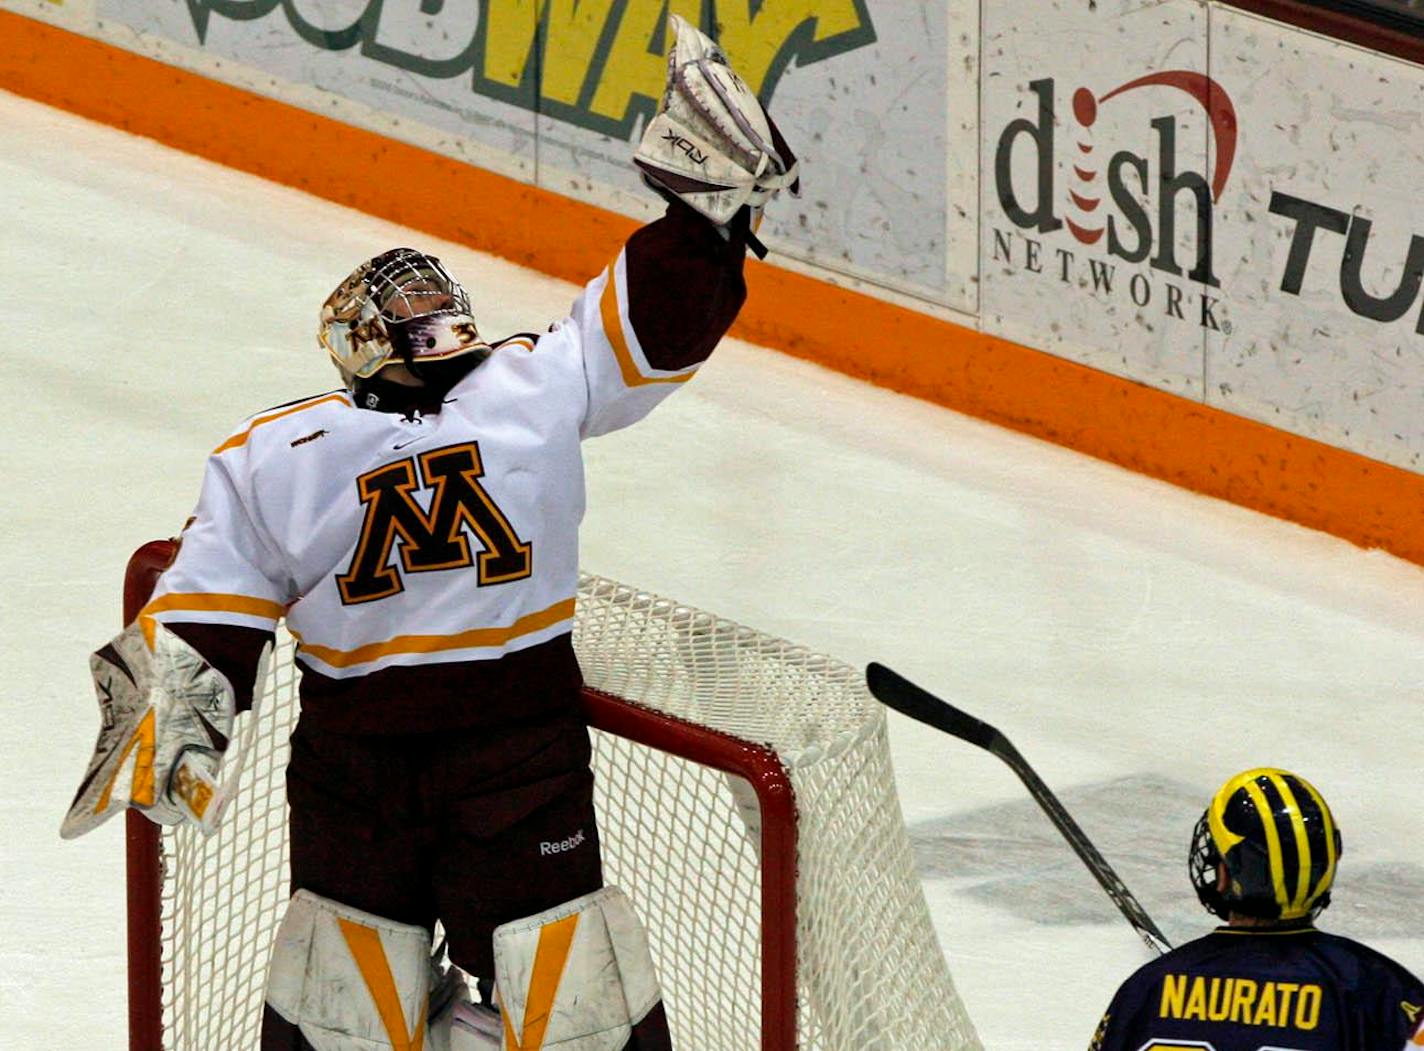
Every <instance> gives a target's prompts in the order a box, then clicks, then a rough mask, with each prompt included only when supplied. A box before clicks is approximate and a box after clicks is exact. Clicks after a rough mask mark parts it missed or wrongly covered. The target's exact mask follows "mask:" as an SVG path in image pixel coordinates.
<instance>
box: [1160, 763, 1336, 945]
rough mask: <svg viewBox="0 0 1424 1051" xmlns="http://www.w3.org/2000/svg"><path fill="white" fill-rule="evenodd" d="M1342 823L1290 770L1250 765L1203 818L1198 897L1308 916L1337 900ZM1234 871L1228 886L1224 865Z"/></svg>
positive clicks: (1244, 911)
mask: <svg viewBox="0 0 1424 1051" xmlns="http://www.w3.org/2000/svg"><path fill="white" fill-rule="evenodd" d="M1339 859H1340V830H1339V829H1338V828H1337V827H1336V825H1335V819H1334V817H1333V816H1332V815H1331V813H1330V808H1329V807H1328V806H1326V805H1325V799H1324V798H1323V797H1322V796H1321V794H1320V793H1319V792H1317V791H1316V790H1315V787H1314V786H1313V785H1311V783H1310V782H1309V781H1307V780H1306V779H1305V778H1303V777H1300V776H1298V775H1296V774H1292V773H1290V772H1289V771H1287V770H1278V769H1274V768H1271V767H1261V768H1259V769H1256V770H1246V771H1244V772H1242V773H1239V774H1237V775H1236V776H1235V777H1233V778H1231V779H1230V780H1229V781H1227V782H1226V784H1224V785H1222V786H1221V788H1220V789H1219V790H1218V791H1217V793H1216V795H1215V796H1213V797H1212V800H1211V804H1210V805H1209V806H1208V807H1207V809H1206V812H1205V813H1204V814H1202V816H1201V820H1200V821H1198V822H1197V827H1196V831H1195V833H1194V834H1193V835H1192V849H1191V855H1190V858H1189V859H1188V867H1189V869H1190V871H1191V876H1192V883H1193V885H1194V886H1195V887H1196V892H1197V897H1198V898H1200V899H1201V903H1202V904H1203V905H1205V906H1206V907H1207V909H1208V910H1209V911H1211V912H1213V913H1215V914H1216V915H1218V916H1220V917H1221V918H1222V919H1229V918H1230V917H1231V914H1232V913H1237V914H1239V915H1242V916H1253V917H1257V918H1261V919H1277V920H1282V921H1291V920H1308V919H1312V918H1314V917H1315V916H1316V915H1317V914H1318V913H1319V912H1320V910H1321V909H1323V908H1325V906H1326V905H1328V904H1330V885H1331V883H1333V882H1334V880H1335V865H1336V863H1337V862H1338V861H1339ZM1218 865H1222V866H1224V867H1225V870H1226V879H1225V884H1226V885H1225V888H1224V889H1223V888H1222V886H1221V882H1222V881H1221V880H1220V878H1219V876H1218V872H1217V866H1218Z"/></svg>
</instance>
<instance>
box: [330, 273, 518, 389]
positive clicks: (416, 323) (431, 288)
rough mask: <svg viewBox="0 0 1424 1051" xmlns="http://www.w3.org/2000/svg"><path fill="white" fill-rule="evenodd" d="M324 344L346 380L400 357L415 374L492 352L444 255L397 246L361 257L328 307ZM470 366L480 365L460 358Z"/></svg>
mask: <svg viewBox="0 0 1424 1051" xmlns="http://www.w3.org/2000/svg"><path fill="white" fill-rule="evenodd" d="M319 338H320V340H321V345H322V346H323V347H325V348H326V350H327V353H329V354H330V355H331V359H332V361H334V362H335V363H336V367H337V369H339V370H340V372H341V375H342V377H343V378H344V379H345V380H346V383H347V386H350V387H353V388H354V387H355V385H356V383H357V382H358V381H359V380H364V379H369V378H370V377H372V376H374V375H375V374H376V373H377V372H379V371H380V370H381V369H383V368H385V366H387V365H389V364H393V363H400V364H404V365H405V366H407V367H408V368H409V369H410V370H411V372H412V373H413V374H414V375H415V376H416V378H418V379H420V378H423V376H422V370H424V371H425V372H426V373H433V372H437V371H439V367H438V366H436V364H435V363H437V362H444V361H452V360H453V359H457V358H464V357H465V356H466V355H477V357H476V358H475V360H474V364H479V362H480V361H483V360H484V358H485V357H486V356H488V355H489V353H490V347H489V344H488V343H486V342H485V341H484V340H482V339H481V338H480V333H479V329H478V328H476V326H475V319H474V318H473V317H472V316H471V315H470V297H469V295H468V294H466V292H465V290H464V288H462V287H461V285H460V283H459V282H458V281H456V280H455V279H454V278H453V277H451V276H450V274H449V272H448V271H447V270H446V269H445V268H444V267H443V266H442V265H441V264H440V260H438V259H435V258H434V257H432V256H428V255H425V254H424V253H423V252H417V251H416V250H415V249H413V248H394V249H392V250H391V251H389V252H385V253H383V254H381V255H378V256H376V257H375V258H374V259H371V260H369V261H368V262H365V263H362V264H361V265H360V266H358V267H357V268H356V269H355V270H354V271H352V273H351V276H350V277H348V278H347V279H346V280H345V281H343V282H341V284H340V285H339V286H337V289H336V291H334V292H332V293H331V295H330V296H328V297H327V299H326V302H325V303H323V304H322V307H321V329H320V333H319ZM461 364H462V365H466V366H467V367H466V368H465V369H463V370H462V371H468V368H469V367H473V366H472V365H470V364H469V363H468V362H461Z"/></svg>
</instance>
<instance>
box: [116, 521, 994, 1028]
mask: <svg viewBox="0 0 1424 1051" xmlns="http://www.w3.org/2000/svg"><path fill="white" fill-rule="evenodd" d="M174 551H175V546H174V544H173V542H172V541H166V540H163V541H153V542H151V543H148V544H145V545H144V546H142V547H141V548H139V549H138V550H137V551H136V552H135V553H134V555H133V557H132V558H131V559H130V562H129V565H128V569H127V572H126V575H125V581H124V617H125V622H126V623H127V622H128V621H129V620H131V619H133V618H134V617H135V616H136V615H137V614H138V611H139V610H140V609H141V608H142V606H143V605H144V603H145V602H146V601H147V599H148V596H149V595H150V593H151V592H152V590H153V587H154V584H155V582H156V581H157V579H158V576H159V574H161V573H162V571H163V569H164V568H166V567H167V565H168V564H169V562H170V561H171V560H172V557H173V554H174ZM579 609H580V613H579V619H578V623H577V625H576V627H575V644H576V647H577V648H578V650H579V658H580V662H581V664H582V665H583V667H584V673H585V679H586V681H587V682H588V684H589V685H587V686H586V687H585V689H584V691H583V697H584V704H585V709H586V711H587V714H588V718H589V724H590V726H591V728H592V729H593V731H594V733H593V738H594V769H595V774H596V782H597V786H598V787H597V788H596V797H595V803H596V806H597V807H598V820H599V828H600V838H601V840H602V843H603V851H604V867H605V874H606V876H607V878H608V880H609V882H610V883H616V884H617V885H619V886H621V887H622V888H623V889H624V890H625V891H626V892H627V893H628V894H629V896H630V897H631V898H632V900H633V901H634V903H635V905H636V906H637V908H638V910H639V913H640V915H641V916H642V918H643V920H644V922H645V924H647V925H648V928H649V935H650V942H651V944H652V948H653V952H654V957H655V959H656V960H657V963H658V968H659V974H660V977H661V979H662V982H663V986H664V997H665V1002H666V1006H667V1009H668V1015H669V1019H670V1022H671V1024H672V1026H673V1032H674V1038H675V1045H676V1046H678V1047H680V1048H686V1049H688V1051H749V1049H751V1048H754V1047H758V1046H759V1047H760V1048H761V1049H762V1051H795V1049H798V1048H800V1049H804V1051H813V1049H824V1051H833V1049H834V1051H850V1049H852V1048H855V1049H856V1051H859V1049H860V1048H864V1047H881V1046H883V1047H885V1048H894V1049H895V1051H912V1049H917V1048H924V1049H926V1051H929V1049H936V1051H938V1049H941V1048H966V1049H973V1048H978V1046H979V1045H978V1042H977V1038H976V1037H975V1036H974V1033H973V1028H972V1026H971V1025H970V1024H969V1021H968V1018H967V1016H966V1014H965V1012H964V1010H963V1006H962V1004H961V1003H960V1002H959V999H958V997H957V995H956V994H955V992H954V988H953V984H952V982H951V980H950V977H949V972H948V969H947V967H946V966H945V964H944V959H943V956H942V954H941V953H940V952H939V949H938V944H937V942H936V941H935V938H934V933H933V930H932V927H931V926H930V922H929V915H928V909H927V907H926V906H925V903H924V898H923V893H922V891H921V890H920V887H919V884H918V881H917V880H916V879H915V877H914V873H913V865H912V862H911V860H910V852H909V841H908V837H907V835H906V834H905V832H904V828H903V824H902V823H901V820H900V814H899V806H898V800H896V799H895V797H894V790H893V780H892V779H891V777H890V769H889V756H888V748H887V746H886V742H885V735H884V717H883V714H882V713H881V712H880V710H879V708H878V707H877V706H876V705H875V704H874V702H873V701H870V700H869V698H868V695H867V694H865V692H864V689H863V685H861V684H859V683H858V682H853V681H852V680H858V676H857V675H856V674H855V673H853V672H851V670H850V669H849V668H846V667H844V666H841V665H836V664H835V663H834V662H831V661H829V659H828V658H824V657H821V656H819V655H816V654H811V653H809V652H808V651H806V650H805V649H804V648H801V647H796V646H793V645H791V644H789V643H786V642H783V641H782V640H778V639H771V638H770V637H768V636H764V635H761V634H760V633H757V632H753V631H751V630H750V629H747V628H743V627H741V626H739V625H735V624H732V623H730V622H728V621H725V620H721V619H720V618H716V617H713V616H712V615H710V614H707V613H704V612H702V611H700V610H695V609H692V608H690V607H686V606H681V605H678V604H676V603H672V602H670V601H668V600H666V599H661V598H659V597H657V596H652V595H648V594H647V593H644V592H641V591H637V590H636V589H632V588H629V587H627V586H625V585H621V584H617V583H616V582H613V581H607V580H604V579H602V578H598V577H591V576H587V575H586V576H585V577H584V578H583V579H582V580H581V582H580V593H579ZM273 664H274V668H273V671H272V673H271V681H270V682H269V686H268V691H267V695H266V697H265V699H264V701H263V703H262V705H261V708H260V710H259V711H258V712H257V713H256V715H255V717H254V718H253V721H252V722H251V723H250V724H249V725H248V726H246V727H243V726H239V728H238V729H237V731H235V736H237V735H244V736H243V740H244V742H245V746H246V747H254V748H255V749H256V751H255V753H252V754H250V757H249V759H248V762H247V765H246V767H245V769H244V772H243V775H242V783H241V787H240V789H239V792H238V795H237V797H236V798H235V799H234V800H233V802H232V804H231V805H230V807H229V812H228V813H226V814H225V815H224V818H223V821H222V825H221V827H220V829H219V831H218V832H217V833H216V834H215V835H214V836H212V837H203V836H202V835H201V834H200V833H198V832H196V831H195V830H192V829H183V828H178V829H164V828H160V827H159V826H157V825H154V824H153V823H151V822H149V821H148V820H147V819H146V818H144V817H142V816H140V815H139V814H138V813H137V812H130V813H129V814H128V815H126V820H127V837H126V839H127V856H128V914H129V939H128V941H129V1047H130V1051H163V1049H167V1051H198V1049H211V1051H245V1049H252V1051H255V1049H256V1047H257V1026H258V1018H259V1016H260V1008H261V988H262V983H263V979H264V977H265V973H266V965H267V951H268V948H269V946H270V941H271V935H272V933H273V932H274V930H275V926H276V923H277V922H278V921H279V920H280V916H281V911H282V909H283V907H284V906H285V903H286V894H287V887H286V881H287V871H286V857H287V855H286V841H285V825H286V822H285V795H284V793H283V784H282V777H281V774H282V768H284V766H285V744H286V736H287V735H288V734H289V733H290V728H291V725H292V722H293V720H294V719H295V714H296V707H297V699H296V688H295V684H296V679H297V675H296V671H295V668H294V666H293V660H292V650H291V643H290V640H289V641H288V642H287V643H286V645H285V647H284V648H283V649H282V650H280V651H279V654H278V656H277V659H275V660H274V662H273ZM243 718H244V719H246V718H247V717H243ZM254 740H256V741H257V744H255V745H254V744H252V743H251V742H252V741H254ZM867 771H870V775H869V776H867ZM748 786H749V790H748ZM887 792H888V795H887ZM808 807H809V808H810V809H809V810H808V809H807V808H808ZM808 829H809V835H807V831H808ZM854 850H859V851H861V856H856V855H855V854H854V853H853V851H854ZM798 964H799V967H800V973H798ZM885 1041H889V1042H885Z"/></svg>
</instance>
